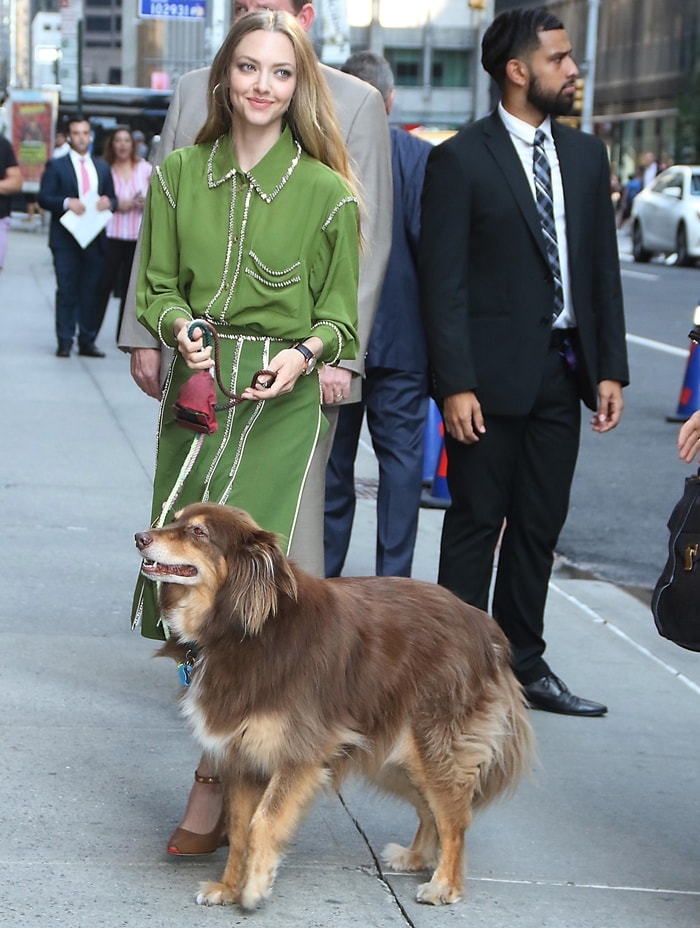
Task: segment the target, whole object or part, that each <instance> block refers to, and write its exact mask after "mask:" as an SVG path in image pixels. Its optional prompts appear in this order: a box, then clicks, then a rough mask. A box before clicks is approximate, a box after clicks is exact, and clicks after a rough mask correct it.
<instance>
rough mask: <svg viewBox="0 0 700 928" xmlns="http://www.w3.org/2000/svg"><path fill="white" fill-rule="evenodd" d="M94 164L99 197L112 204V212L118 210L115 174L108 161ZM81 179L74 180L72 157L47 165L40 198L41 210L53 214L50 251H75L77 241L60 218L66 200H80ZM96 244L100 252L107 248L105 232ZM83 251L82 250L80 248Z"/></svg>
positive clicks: (54, 159) (51, 160) (50, 227)
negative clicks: (64, 249)
mask: <svg viewBox="0 0 700 928" xmlns="http://www.w3.org/2000/svg"><path fill="white" fill-rule="evenodd" d="M92 163H93V164H94V165H95V170H96V172H97V193H98V195H99V196H107V197H109V198H110V200H111V201H112V207H111V208H112V212H114V211H115V210H116V208H117V197H116V194H115V192H114V181H113V180H112V171H111V169H110V167H109V165H108V164H107V162H106V161H103V160H102V159H101V158H93V159H92ZM79 196H80V191H79V190H78V178H77V177H76V176H75V170H74V168H73V162H72V160H71V157H70V155H63V156H62V157H61V158H51V159H50V160H49V161H47V162H46V166H45V168H44V173H43V174H42V176H41V184H40V186H39V195H38V197H37V199H38V202H39V206H41V208H42V209H46V210H48V211H49V212H50V213H51V224H50V226H49V248H74V247H75V245H76V241H75V239H74V238H73V236H72V235H71V234H70V232H69V231H68V230H67V229H66V228H64V227H63V226H62V225H61V222H60V219H61V216H62V215H63V214H64V213H65V211H66V210H65V208H64V206H63V203H64V201H65V199H66V197H79ZM97 242H98V243H99V245H100V247H101V248H106V246H107V237H106V234H105V232H104V231H102V232H100V234H99V235H98V236H97ZM78 247H80V246H78Z"/></svg>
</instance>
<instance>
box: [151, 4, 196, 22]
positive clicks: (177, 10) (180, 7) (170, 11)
mask: <svg viewBox="0 0 700 928" xmlns="http://www.w3.org/2000/svg"><path fill="white" fill-rule="evenodd" d="M206 10H207V5H206V0H139V16H140V17H142V18H143V19H181V20H188V21H189V22H192V21H194V22H204V18H205V14H206Z"/></svg>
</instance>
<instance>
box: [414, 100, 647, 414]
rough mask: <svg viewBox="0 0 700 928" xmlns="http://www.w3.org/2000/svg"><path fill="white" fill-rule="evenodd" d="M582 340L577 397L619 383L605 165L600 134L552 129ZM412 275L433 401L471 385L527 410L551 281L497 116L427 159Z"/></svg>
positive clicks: (621, 339)
mask: <svg viewBox="0 0 700 928" xmlns="http://www.w3.org/2000/svg"><path fill="white" fill-rule="evenodd" d="M552 135H553V138H554V143H555V145H556V148H557V154H558V157H559V165H560V169H561V176H562V183H563V187H564V201H565V207H566V236H567V243H568V249H569V270H570V275H571V291H572V299H573V305H574V312H575V314H576V321H577V324H578V335H579V342H580V352H579V362H580V363H579V367H580V377H578V378H577V380H578V384H579V390H580V393H581V398H582V399H583V400H584V402H585V403H586V405H587V406H589V407H590V408H591V409H595V408H596V406H597V385H598V383H599V381H601V380H616V381H619V382H620V383H622V384H623V385H625V384H627V383H628V382H629V373H628V366H627V349H626V343H625V322H624V313H623V302H622V285H621V282H620V269H619V261H618V255H617V235H616V229H615V218H614V212H613V206H612V201H611V198H610V164H609V161H608V155H607V151H606V149H605V146H604V145H603V143H602V142H601V141H600V139H597V138H595V137H594V136H592V135H588V134H586V133H583V132H579V131H578V130H576V129H570V128H568V127H567V126H562V125H560V124H558V123H556V122H553V123H552ZM421 221H422V228H421V247H420V252H419V270H420V280H421V295H422V310H423V318H424V323H425V328H426V334H427V337H428V342H429V350H430V359H431V365H432V380H433V384H432V387H433V391H434V394H435V396H436V398H438V399H440V398H443V397H445V396H451V395H453V394H456V393H462V392H465V391H468V390H474V391H475V392H476V394H477V397H478V399H479V402H480V403H481V406H482V409H483V410H484V412H485V413H487V414H488V413H492V414H496V415H514V416H519V415H526V414H527V413H528V412H529V411H530V409H531V408H532V403H533V402H534V399H535V397H536V395H537V392H538V390H539V388H540V385H541V381H542V374H543V370H544V365H545V359H546V356H547V351H548V348H549V341H550V334H551V307H552V305H553V292H554V284H553V279H552V273H551V270H550V267H549V264H548V262H547V254H546V250H545V244H544V238H543V235H542V230H541V227H540V223H539V219H538V215H537V206H536V204H535V198H534V197H533V195H532V191H531V188H530V186H529V184H528V180H527V178H526V176H525V172H524V171H523V166H522V163H521V161H520V159H519V157H518V155H517V152H516V151H515V147H514V145H513V143H512V141H511V139H510V136H509V135H508V132H507V130H506V128H505V126H504V125H503V121H502V120H501V118H500V116H499V115H498V112H497V111H495V112H493V113H491V115H489V116H486V117H485V118H484V119H481V120H479V121H477V122H476V123H474V124H473V125H471V126H469V127H467V128H465V129H462V130H461V131H460V132H459V133H458V134H457V135H456V136H453V137H452V138H451V139H448V141H446V142H443V143H442V145H438V146H437V147H436V148H435V149H433V151H432V152H431V154H430V158H429V159H428V166H427V169H426V179H425V186H424V191H423V200H422V220H421Z"/></svg>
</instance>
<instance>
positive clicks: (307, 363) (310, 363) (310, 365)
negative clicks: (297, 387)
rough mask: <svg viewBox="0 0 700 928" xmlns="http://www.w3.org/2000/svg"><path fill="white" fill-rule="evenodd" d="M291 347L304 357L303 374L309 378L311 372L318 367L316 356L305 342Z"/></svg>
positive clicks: (296, 343)
mask: <svg viewBox="0 0 700 928" xmlns="http://www.w3.org/2000/svg"><path fill="white" fill-rule="evenodd" d="M291 347H292V348H296V350H297V351H299V352H301V354H303V355H304V368H303V370H302V374H303V375H304V376H305V377H308V375H309V374H310V373H311V371H312V370H313V369H314V368H315V367H316V355H315V354H314V353H313V351H312V350H311V349H310V348H307V346H306V345H305V344H304V343H303V342H295V343H294V344H293V345H292V346H291Z"/></svg>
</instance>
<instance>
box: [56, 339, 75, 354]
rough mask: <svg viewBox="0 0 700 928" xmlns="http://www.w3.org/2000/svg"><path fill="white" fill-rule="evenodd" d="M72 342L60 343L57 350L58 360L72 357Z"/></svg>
mask: <svg viewBox="0 0 700 928" xmlns="http://www.w3.org/2000/svg"><path fill="white" fill-rule="evenodd" d="M70 347H71V346H70V342H59V345H58V348H57V349H56V357H57V358H69V357H70Z"/></svg>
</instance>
